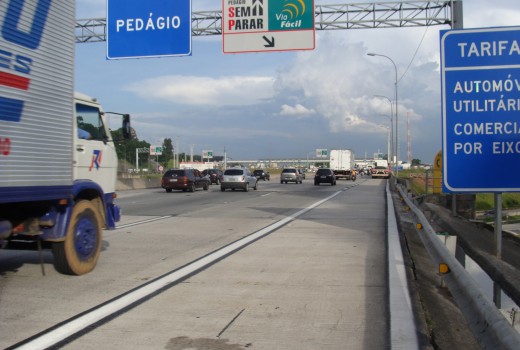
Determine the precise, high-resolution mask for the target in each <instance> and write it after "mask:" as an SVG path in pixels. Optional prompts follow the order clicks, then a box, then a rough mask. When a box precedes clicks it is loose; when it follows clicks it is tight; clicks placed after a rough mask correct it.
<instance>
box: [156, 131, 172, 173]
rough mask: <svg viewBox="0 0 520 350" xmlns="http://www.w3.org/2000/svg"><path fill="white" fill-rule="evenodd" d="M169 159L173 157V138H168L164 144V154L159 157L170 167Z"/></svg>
mask: <svg viewBox="0 0 520 350" xmlns="http://www.w3.org/2000/svg"><path fill="white" fill-rule="evenodd" d="M168 159H173V143H172V139H170V138H166V139H164V141H163V144H162V155H161V156H160V157H159V161H160V162H161V163H162V164H164V166H165V167H168Z"/></svg>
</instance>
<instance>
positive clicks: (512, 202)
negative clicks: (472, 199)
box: [475, 192, 520, 211]
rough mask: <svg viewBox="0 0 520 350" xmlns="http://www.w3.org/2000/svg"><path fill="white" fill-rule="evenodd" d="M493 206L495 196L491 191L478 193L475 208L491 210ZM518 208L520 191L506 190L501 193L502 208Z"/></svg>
mask: <svg viewBox="0 0 520 350" xmlns="http://www.w3.org/2000/svg"><path fill="white" fill-rule="evenodd" d="M494 207H495V196H494V194H493V193H478V194H477V199H476V203H475V209H476V210H478V211H482V210H492V209H493V208H494ZM518 208H520V193H516V192H506V193H503V194H502V209H518Z"/></svg>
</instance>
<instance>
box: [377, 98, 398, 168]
mask: <svg viewBox="0 0 520 350" xmlns="http://www.w3.org/2000/svg"><path fill="white" fill-rule="evenodd" d="M374 97H379V98H386V99H387V100H388V102H390V116H389V118H390V152H389V153H388V160H389V161H390V164H391V163H392V161H393V160H394V158H393V155H394V154H393V153H394V108H393V106H392V100H391V99H390V98H389V97H387V96H383V95H374ZM384 116H385V117H388V116H387V115H384Z"/></svg>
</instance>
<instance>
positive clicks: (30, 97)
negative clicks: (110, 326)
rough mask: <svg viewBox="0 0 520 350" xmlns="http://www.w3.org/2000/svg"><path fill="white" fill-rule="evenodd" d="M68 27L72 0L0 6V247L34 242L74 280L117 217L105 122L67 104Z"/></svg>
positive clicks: (82, 100) (88, 101)
mask: <svg viewBox="0 0 520 350" xmlns="http://www.w3.org/2000/svg"><path fill="white" fill-rule="evenodd" d="M74 28H75V2H74V1H71V0H32V1H28V0H5V1H1V2H0V33H1V34H0V47H1V48H2V50H1V52H0V62H1V64H0V150H1V151H0V247H2V248H14V247H17V248H19V247H20V246H22V245H24V244H25V245H26V246H27V245H28V244H27V243H31V242H32V243H34V242H36V243H38V246H39V247H40V248H41V247H43V248H52V251H53V253H54V265H55V267H56V269H57V270H58V271H60V272H62V273H67V274H73V275H81V274H84V273H87V272H90V271H91V270H92V269H93V268H94V267H95V266H96V263H97V260H98V257H99V255H100V252H101V245H102V229H103V227H105V228H108V229H110V228H114V227H115V222H116V221H118V220H119V218H120V210H119V208H118V206H117V205H116V204H115V203H114V198H115V197H116V196H115V183H116V175H117V173H116V171H117V156H116V150H115V146H114V142H113V139H112V135H111V133H110V130H109V126H108V124H107V120H106V118H105V115H104V113H103V111H102V109H101V106H100V104H99V103H98V102H97V101H96V100H95V99H92V98H90V97H88V96H85V95H79V94H78V95H76V96H75V97H74V91H73V88H74V79H73V73H74V66H73V64H74V45H75V39H74ZM129 122H130V117H129V116H128V115H123V134H125V135H127V136H129V131H130V125H129ZM80 134H81V135H84V137H85V138H81V137H80ZM29 246H31V247H32V246H33V244H29Z"/></svg>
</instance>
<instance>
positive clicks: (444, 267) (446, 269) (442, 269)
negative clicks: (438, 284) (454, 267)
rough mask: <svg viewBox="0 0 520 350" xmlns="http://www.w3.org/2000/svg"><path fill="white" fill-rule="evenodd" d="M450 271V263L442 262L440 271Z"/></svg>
mask: <svg viewBox="0 0 520 350" xmlns="http://www.w3.org/2000/svg"><path fill="white" fill-rule="evenodd" d="M448 272H450V268H449V267H448V264H446V263H440V264H439V273H442V274H444V273H448Z"/></svg>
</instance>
